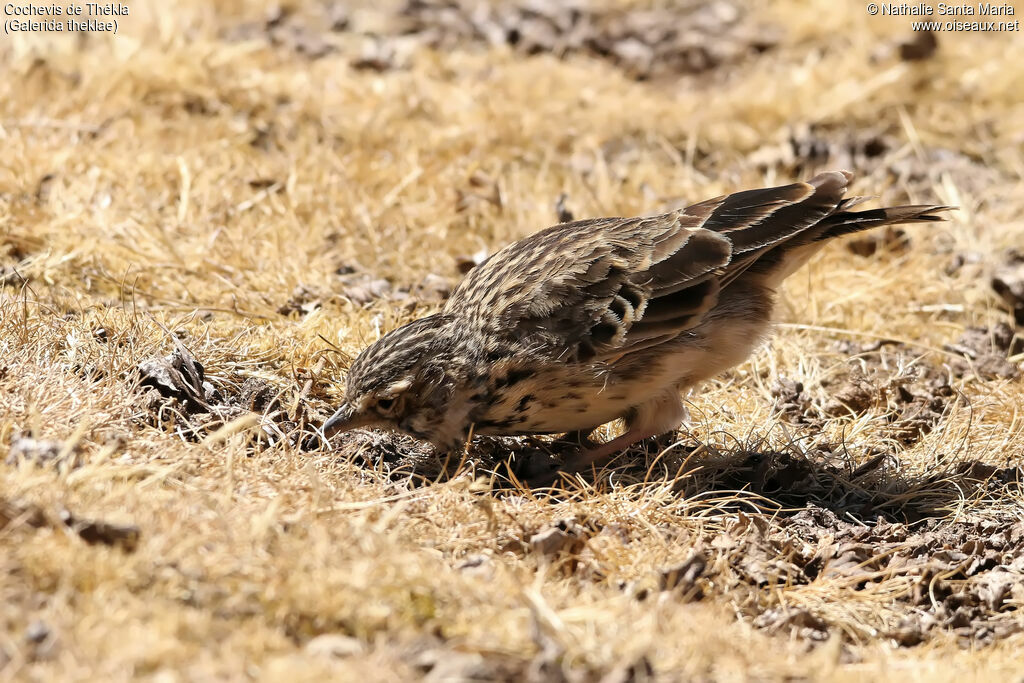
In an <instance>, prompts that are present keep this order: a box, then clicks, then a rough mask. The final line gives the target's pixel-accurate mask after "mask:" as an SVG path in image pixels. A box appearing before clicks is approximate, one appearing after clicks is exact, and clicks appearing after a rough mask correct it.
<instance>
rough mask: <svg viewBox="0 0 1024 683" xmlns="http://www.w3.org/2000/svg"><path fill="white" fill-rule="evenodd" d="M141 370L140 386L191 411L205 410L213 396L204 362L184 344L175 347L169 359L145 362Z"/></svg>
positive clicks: (139, 368) (139, 366)
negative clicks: (155, 391) (151, 389)
mask: <svg viewBox="0 0 1024 683" xmlns="http://www.w3.org/2000/svg"><path fill="white" fill-rule="evenodd" d="M138 371H139V375H141V377H142V381H141V382H140V383H139V386H142V387H152V388H153V389H156V390H157V391H158V392H159V393H160V395H161V396H163V397H164V398H167V399H174V400H176V401H178V402H179V403H181V404H182V405H184V406H187V407H188V409H189V410H192V411H197V410H200V409H202V408H203V407H204V406H205V405H206V401H207V399H208V394H209V395H212V393H213V385H212V384H210V383H209V382H207V381H206V372H205V370H204V368H203V365H202V363H200V362H199V361H197V360H196V359H195V357H193V355H192V354H191V352H189V350H188V349H186V348H185V347H184V346H183V345H181V344H176V345H175V349H174V351H173V352H172V353H171V354H170V355H168V356H164V357H163V358H151V359H149V360H144V361H142V362H141V363H139V365H138Z"/></svg>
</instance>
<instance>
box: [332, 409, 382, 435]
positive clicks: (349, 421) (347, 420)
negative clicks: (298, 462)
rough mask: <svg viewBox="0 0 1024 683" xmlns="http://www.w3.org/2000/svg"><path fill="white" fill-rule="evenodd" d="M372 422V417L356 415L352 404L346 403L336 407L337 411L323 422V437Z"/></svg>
mask: <svg viewBox="0 0 1024 683" xmlns="http://www.w3.org/2000/svg"><path fill="white" fill-rule="evenodd" d="M373 422H374V419H373V418H372V417H370V416H368V415H356V413H355V410H354V409H353V408H352V406H350V405H348V404H347V403H346V404H345V405H343V406H342V407H341V408H338V411H337V412H336V413H334V415H331V417H330V419H328V420H327V422H324V426H323V432H324V436H325V437H327V438H330V437H331V436H333V435H335V434H338V433H340V432H347V431H349V430H350V429H357V428H359V427H365V426H366V425H369V424H373Z"/></svg>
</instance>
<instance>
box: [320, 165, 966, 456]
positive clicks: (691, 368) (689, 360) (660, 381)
mask: <svg viewBox="0 0 1024 683" xmlns="http://www.w3.org/2000/svg"><path fill="white" fill-rule="evenodd" d="M852 180H853V174H852V173H850V172H848V171H831V172H826V173H820V174H818V175H815V176H814V177H812V178H810V179H809V180H807V181H806V182H795V183H792V184H789V185H782V186H779V187H769V188H761V189H752V190H745V191H741V192H736V193H733V194H728V195H723V196H719V197H715V198H713V199H708V200H706V201H702V202H700V203H697V204H693V205H691V206H687V207H686V208H684V209H679V210H675V211H669V212H668V213H663V214H660V215H654V216H641V217H635V218H618V217H615V218H594V219H586V220H578V221H574V222H569V223H561V224H559V225H555V226H553V227H549V228H547V229H544V230H541V231H539V232H536V233H534V234H532V235H529V236H527V237H525V238H523V239H521V240H519V241H517V242H514V243H512V244H510V245H508V246H506V247H504V248H503V249H501V250H499V251H497V252H496V253H494V254H493V255H491V256H490V257H489V258H488V259H486V260H485V261H484V262H483V263H481V264H479V265H478V266H476V267H475V268H474V269H472V270H471V271H469V273H468V274H467V275H466V276H465V277H464V278H463V280H462V281H461V282H460V283H459V284H458V286H457V287H456V288H455V290H454V291H453V292H452V294H451V296H450V297H449V298H448V300H447V301H446V302H445V304H444V306H443V307H442V308H441V310H440V311H438V312H437V313H435V314H433V315H428V316H426V317H424V318H421V319H419V320H415V321H413V322H410V323H408V324H406V325H403V326H401V327H398V328H396V329H394V330H392V331H390V332H388V333H387V334H385V335H383V336H382V337H380V338H379V339H378V340H377V341H375V342H373V343H372V344H370V345H369V346H368V347H367V348H366V349H365V350H363V351H362V352H361V353H360V354H359V355H358V356H357V357H356V359H355V360H354V361H353V362H352V364H351V366H350V367H349V370H348V374H347V377H346V382H345V395H344V402H343V404H342V405H341V407H339V408H338V409H337V410H336V412H334V413H333V415H332V416H331V417H330V418H329V419H328V420H326V422H325V423H324V424H323V427H322V433H323V435H324V436H325V437H326V438H328V439H329V438H330V437H331V436H333V435H335V434H338V433H341V432H345V431H348V430H351V429H356V428H367V427H379V428H386V429H391V430H397V431H400V432H404V433H406V434H409V435H411V436H413V437H416V438H418V439H421V440H424V441H428V442H430V443H431V444H433V445H434V447H435V448H437V449H439V450H440V451H444V452H453V451H462V450H463V449H465V448H466V446H467V444H468V442H469V440H470V439H471V435H492V436H526V435H542V434H560V433H569V434H577V435H581V436H582V437H583V442H584V444H585V446H581V449H580V450H579V451H578V452H577V453H576V454H575V455H572V456H571V457H568V458H567V459H566V460H565V462H564V463H562V464H561V465H560V466H559V467H558V470H560V471H562V472H565V473H573V472H579V471H582V470H584V469H585V468H588V467H592V466H598V465H602V464H604V463H606V462H607V461H608V460H609V459H610V458H611V457H612V456H614V455H615V454H617V453H620V452H622V451H624V450H625V449H627V448H628V447H630V446H631V445H633V444H636V443H637V442H640V441H643V440H645V439H648V438H651V437H658V436H661V435H664V434H668V433H671V432H673V431H674V430H676V429H678V428H679V427H681V426H683V425H684V424H685V423H686V422H687V420H688V412H687V408H686V400H687V399H686V396H687V395H688V393H689V392H690V391H691V390H693V389H695V388H696V387H698V386H699V385H700V384H701V383H703V382H705V381H707V380H709V379H712V378H714V377H715V376H717V375H720V374H721V373H723V372H725V371H726V370H728V369H729V368H731V367H733V366H736V365H738V364H740V363H742V362H743V361H744V360H745V359H746V358H747V357H748V356H749V355H750V354H751V353H752V352H753V351H754V350H755V349H756V348H757V347H758V346H759V345H760V344H761V343H762V342H763V341H764V340H765V339H766V338H767V336H768V333H769V331H770V327H771V320H772V309H773V307H774V305H775V303H776V298H777V292H778V289H779V285H780V284H781V283H782V282H783V280H785V279H786V278H787V277H789V276H790V275H792V274H793V272H794V271H796V270H797V269H798V268H800V267H801V266H802V265H803V264H805V263H806V262H807V260H808V259H809V258H810V257H811V256H812V255H814V254H815V253H817V252H818V251H819V250H820V249H821V248H822V247H823V246H825V244H826V243H827V242H828V241H830V240H832V239H833V238H837V237H840V236H843V235H849V234H851V233H855V232H859V231H862V230H868V229H871V228H875V227H879V226H883V225H891V224H899V223H930V222H935V221H940V220H945V218H944V217H943V216H942V215H940V214H941V213H942V212H945V211H948V210H951V209H954V208H955V207H951V206H939V205H910V206H894V207H888V208H880V209H869V210H859V211H851V210H850V209H851V208H852V207H854V206H855V205H858V204H860V203H862V202H864V201H867V199H870V198H867V197H859V196H850V197H847V196H846V192H847V188H848V186H849V184H850V182H851V181H852ZM620 418H621V419H622V420H623V422H624V425H625V431H624V432H623V433H622V434H621V435H620V436H617V437H614V438H611V439H610V440H608V441H607V442H605V443H602V444H594V443H592V442H590V441H589V440H588V439H587V438H586V437H587V435H589V434H591V433H592V432H593V431H594V430H596V429H597V428H598V427H600V426H602V425H604V424H607V423H610V422H613V421H615V420H618V419H620Z"/></svg>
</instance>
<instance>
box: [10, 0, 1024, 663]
mask: <svg viewBox="0 0 1024 683" xmlns="http://www.w3.org/2000/svg"><path fill="white" fill-rule="evenodd" d="M752 4H756V5H757V9H751V8H747V7H745V6H743V5H741V4H738V3H730V2H724V3H714V4H712V5H710V6H708V7H700V6H698V4H697V3H688V2H683V1H682V0H680V2H676V3H654V2H643V3H641V2H630V3H619V4H617V5H616V4H615V3H613V2H612V0H607V2H606V3H604V4H602V3H599V2H592V3H589V4H586V5H584V7H585V8H586V11H584V12H581V13H572V12H569V11H568V10H563V9H560V7H561V5H558V6H555V7H552V6H547V7H548V8H547V9H545V10H543V11H541V12H540V13H537V12H533V13H531V12H529V11H526V10H525V9H522V8H524V7H529V6H530V5H529V4H528V3H525V2H522V3H518V4H516V5H508V4H506V5H503V6H502V7H504V8H505V9H500V8H499V9H496V10H493V11H491V12H489V13H488V12H480V11H476V12H475V13H474V12H473V11H468V12H462V13H460V10H459V9H458V8H459V7H472V6H473V5H472V3H470V2H468V1H467V2H461V3H455V2H449V3H438V2H409V3H405V2H402V1H400V0H388V1H383V2H376V3H352V4H349V5H346V4H345V3H340V4H335V5H331V6H311V7H294V8H289V7H278V6H270V5H269V4H268V5H261V4H260V3H242V2H217V3H210V2H198V1H196V0H188V1H184V2H176V3H158V2H132V3H130V5H131V13H132V14H131V16H130V17H127V18H122V19H121V29H120V31H119V33H118V35H117V36H116V37H103V36H100V35H82V36H70V35H65V36H59V35H58V36H38V35H37V36H18V37H9V36H4V37H3V39H2V40H0V67H2V71H3V73H4V78H3V79H2V80H0V148H2V155H0V158H2V162H0V604H2V605H3V609H2V610H0V679H15V680H44V679H55V680H67V681H71V680H117V679H125V678H130V677H136V676H153V677H154V678H156V677H159V680H161V681H173V680H207V679H211V678H232V679H237V678H246V677H248V678H262V679H269V680H321V679H323V678H325V677H333V678H337V679H346V678H347V679H355V677H356V676H360V677H362V678H363V679H367V678H368V679H371V680H398V679H408V678H412V677H416V676H424V675H425V676H427V677H430V678H432V679H433V680H462V679H466V678H473V677H477V678H499V679H504V678H508V679H517V678H522V677H533V678H534V679H538V680H559V679H563V678H564V679H568V680H579V681H586V680H598V679H602V677H604V676H607V677H606V678H603V679H602V680H608V681H625V680H645V679H648V678H655V679H661V680H673V679H699V680H736V679H747V678H757V679H762V680H764V679H777V678H789V679H792V678H797V679H826V678H827V679H830V680H854V679H858V680H859V679H863V678H880V677H881V676H883V675H884V676H890V675H892V676H899V677H900V678H902V679H906V680H929V681H941V680H954V679H956V680H976V679H981V678H982V677H983V676H987V675H991V676H992V677H994V678H995V679H996V680H998V679H1000V678H1003V679H1005V678H1006V677H1008V676H1009V675H1010V674H1011V673H1016V674H1017V675H1019V671H1020V670H1021V666H1022V664H1024V663H1022V656H1021V651H1022V646H1024V633H1021V630H1022V626H1024V619H1022V618H1021V616H1020V615H1021V614H1022V607H1024V588H1022V585H1024V583H1022V579H1024V521H1022V520H1024V515H1022V505H1024V493H1022V490H1021V480H1022V470H1021V454H1022V449H1024V434H1022V417H1021V415H1020V406H1021V405H1022V404H1024V383H1022V380H1021V379H1020V362H1021V358H1022V357H1021V348H1020V344H1019V339H1020V337H1019V336H1015V335H1014V330H1015V329H1016V331H1017V333H1018V335H1019V333H1020V329H1021V328H1019V327H1017V328H1014V327H1013V326H1014V325H1015V324H1018V325H1019V324H1021V323H1024V303H1021V301H1022V299H1021V297H1024V277H1022V273H1021V271H1022V270H1024V266H1022V265H1021V261H1022V260H1024V257H1021V256H1017V257H1015V256H1014V255H1013V254H1010V253H1008V250H1009V249H1010V248H1011V247H1013V246H1015V245H1019V244H1021V242H1022V239H1024V223H1022V221H1021V215H1022V214H1024V191H1022V190H1024V185H1022V183H1024V153H1022V149H1024V137H1022V134H1021V131H1022V130H1024V100H1022V99H1021V95H1020V94H1021V93H1022V92H1024V66H1022V64H1024V49H1022V47H1024V45H1022V39H1021V37H1020V34H1011V33H1002V34H983V35H970V34H943V35H940V36H938V38H939V41H938V45H937V49H934V50H933V49H932V48H933V47H934V46H932V45H929V43H928V41H926V40H925V41H920V40H919V41H918V42H916V43H912V44H910V45H902V47H901V44H902V43H904V42H905V41H907V40H908V39H910V38H912V37H913V36H912V34H910V32H909V20H904V19H894V18H880V17H876V18H872V17H869V16H867V14H866V13H865V12H864V7H863V5H862V4H860V3H856V2H851V3H834V2H824V1H822V2H811V3H805V2H802V1H800V0H778V1H777V2H772V3H766V4H765V6H764V7H762V6H761V3H752ZM442 5H443V6H444V7H447V9H443V8H441V9H439V7H442ZM532 6H533V7H535V8H543V7H545V5H542V4H538V3H533V5H532ZM510 7H511V9H509V8H510ZM516 8H519V9H516ZM1020 11H1024V7H1019V8H1018V12H1020ZM668 29H679V30H677V31H668ZM837 167H839V168H851V169H852V170H855V171H857V173H858V181H857V183H856V185H855V187H854V190H855V191H856V192H859V193H861V194H877V195H879V196H880V200H881V201H883V202H885V203H894V202H895V203H899V202H907V201H912V202H933V201H934V202H938V203H944V204H955V205H958V206H959V207H961V208H960V211H959V212H957V213H955V214H954V215H953V217H952V220H951V222H949V223H944V224H938V225H925V226H912V227H909V228H907V229H906V230H905V231H902V232H889V233H886V234H883V235H880V236H878V237H870V238H861V239H856V240H853V241H850V240H847V241H846V242H845V243H840V244H836V245H834V246H833V247H831V248H830V249H829V250H827V252H826V253H824V254H823V255H822V256H821V257H820V258H818V259H817V260H815V261H814V262H813V263H812V264H811V265H810V266H809V267H808V268H806V269H805V270H804V271H802V272H801V273H800V274H798V275H797V276H795V277H794V278H793V279H792V281H791V282H790V283H789V284H788V286H787V288H786V291H785V292H784V299H783V303H782V304H781V306H780V310H779V315H780V319H781V324H780V326H779V329H778V331H777V334H776V336H775V338H774V340H773V341H772V343H771V344H770V345H768V346H766V347H765V348H763V349H761V350H760V351H759V352H758V353H757V354H756V355H755V356H754V357H753V358H752V359H751V360H750V361H749V362H747V363H745V364H744V365H743V366H741V367H739V368H737V369H735V370H734V371H733V372H731V373H730V374H729V375H728V376H726V377H723V378H721V379H720V380H719V381H717V382H715V383H713V384H712V385H710V386H708V387H707V388H706V390H705V391H703V392H701V393H699V394H697V395H695V396H693V397H692V402H693V405H692V408H691V411H692V413H693V416H694V422H693V425H692V430H691V431H690V432H688V433H681V434H680V435H679V438H678V440H677V441H676V442H675V443H661V444H658V445H657V446H651V447H650V449H649V451H650V452H649V453H647V454H645V453H643V452H641V451H640V450H637V451H635V452H631V453H628V454H625V455H624V456H623V458H622V459H621V460H620V461H619V462H617V463H616V464H615V466H614V467H613V468H611V469H609V470H608V471H606V472H604V473H601V474H600V475H599V476H596V477H585V478H583V479H582V480H580V481H577V482H575V483H573V484H567V485H566V487H565V489H563V490H556V491H532V490H528V489H526V490H524V489H521V488H517V487H516V486H515V485H514V484H513V483H510V481H509V476H508V475H509V468H511V470H512V471H515V470H516V468H517V467H518V463H521V462H522V461H523V459H526V458H529V457H531V455H530V454H531V453H534V452H536V451H538V450H544V449H547V450H554V451H557V450H558V449H559V448H561V447H562V446H560V445H559V444H557V443H552V442H550V441H545V440H534V441H516V440H505V441H499V440H491V441H481V442H478V444H477V445H476V446H475V447H474V448H473V449H471V451H470V452H469V454H468V457H467V459H466V461H465V462H464V463H461V464H460V463H453V462H449V463H447V467H445V463H439V462H437V461H436V459H434V458H432V457H431V456H430V455H429V454H426V453H424V451H423V449H422V446H420V445H418V444H415V443H413V442H410V441H408V440H403V439H400V438H393V437H388V436H385V435H380V434H370V433H362V434H359V433H357V434H355V435H352V436H351V438H349V439H347V440H341V441H340V442H339V443H337V444H334V445H332V446H325V445H323V444H322V443H320V442H319V441H318V439H317V438H316V436H315V428H316V426H317V425H319V424H320V423H321V421H322V420H323V419H324V418H325V417H326V416H327V415H328V414H329V413H330V411H331V406H332V405H335V404H336V402H337V401H338V399H339V397H340V392H341V388H342V382H341V380H342V379H343V377H344V374H345V368H346V367H347V365H348V363H349V361H350V359H351V358H352V357H353V355H354V354H356V353H357V352H358V351H359V350H360V349H361V348H362V347H363V346H364V345H365V344H366V343H367V342H368V341H369V340H372V339H374V338H375V337H376V336H377V335H379V334H381V333H382V332H384V331H386V330H388V329H391V328H393V327H394V326H396V325H398V324H400V323H403V322H406V321H408V320H410V319H413V318H415V317H419V316H421V315H424V314H426V313H428V312H430V311H431V310H433V309H434V308H436V307H437V306H438V305H439V302H440V301H441V300H442V299H443V297H444V296H445V294H446V292H447V291H448V290H449V289H450V287H451V286H452V285H453V283H454V282H456V281H457V279H458V277H459V264H460V263H461V264H463V265H465V264H467V263H468V264H469V265H471V264H472V260H471V259H472V258H473V255H474V254H478V253H479V252H480V251H481V250H493V249H495V248H497V247H499V246H501V245H503V244H505V243H506V242H508V241H509V240H512V239H515V238H518V237H521V236H523V235H526V234H528V233H530V232H531V231H533V230H536V229H538V228H541V227H544V226H546V225H549V224H551V223H553V222H555V221H556V220H557V214H556V211H555V202H556V199H557V198H558V197H559V195H560V194H562V193H565V195H566V199H565V201H564V202H563V209H564V210H567V211H570V212H572V213H573V214H575V215H576V217H578V218H579V217H587V216H598V215H629V214H637V213H644V212H653V211H657V210H662V209H664V208H666V207H671V206H676V205H679V204H681V203H683V202H685V201H687V200H694V201H695V200H699V199H703V198H705V197H708V196H713V195H716V194H720V193H723V192H726V191H732V190H736V189H741V188H743V187H747V186H753V185H759V184H765V183H776V182H778V183H781V182H789V181H791V180H792V179H794V178H796V177H802V176H806V175H808V174H810V173H812V172H814V171H816V170H821V169H826V168H837ZM1015 302H1016V305H1017V310H1016V316H1017V317H1016V321H1015V318H1014V312H1013V310H1012V307H1013V306H1014V304H1015ZM970 328H978V329H974V330H971V329H970ZM965 333H966V335H965ZM192 359H194V361H193V360H192ZM197 363H198V364H197ZM659 448H661V449H662V450H660V451H659ZM659 456H660V457H659ZM645 480H646V482H645ZM965 676H966V677H967V678H966V679H965Z"/></svg>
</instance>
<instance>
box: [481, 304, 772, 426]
mask: <svg viewBox="0 0 1024 683" xmlns="http://www.w3.org/2000/svg"><path fill="white" fill-rule="evenodd" d="M766 327H767V325H761V326H758V325H753V326H752V325H751V323H750V322H749V321H743V322H738V321H736V320H735V319H733V320H729V319H726V320H718V321H714V322H713V323H709V324H708V325H706V326H702V328H704V329H701V330H700V332H701V334H698V335H693V336H689V337H680V338H677V339H675V340H673V341H671V342H667V343H665V344H663V345H660V346H658V347H656V348H650V349H646V350H643V351H639V352H637V353H635V354H629V355H628V356H626V357H623V358H622V359H619V360H618V362H616V363H612V364H609V365H607V366H578V365H554V364H553V365H551V366H549V367H547V368H546V370H545V371H544V372H541V373H537V375H535V376H533V377H531V378H530V379H529V380H526V381H523V382H520V383H518V384H516V385H514V386H511V387H507V388H506V389H505V391H504V392H503V393H502V395H501V398H500V400H498V401H497V402H496V403H494V404H493V405H492V406H491V407H490V409H489V410H488V411H487V412H486V413H485V415H483V416H482V418H481V419H479V420H478V422H477V426H476V433H478V434H491V435H522V434H549V433H561V432H570V431H586V430H590V429H593V428H596V427H598V426H600V425H603V424H605V423H607V422H611V421H613V420H616V419H618V418H620V417H623V416H625V415H627V414H628V413H629V412H630V411H631V410H632V409H633V408H637V407H639V406H643V405H644V404H645V403H647V402H649V401H652V400H660V399H663V397H664V394H665V392H666V391H674V392H676V393H677V394H679V395H682V393H684V392H686V391H688V390H689V389H690V388H692V387H693V386H695V385H696V384H699V383H700V382H703V381H705V380H707V379H710V378H712V377H715V376H716V375H719V374H721V373H722V372H724V371H725V370H728V369H729V368H731V367H733V366H735V365H737V364H739V363H741V362H743V361H744V360H745V359H746V358H747V356H749V355H750V353H751V352H752V351H753V350H754V349H755V348H756V347H757V345H758V344H760V342H761V340H762V338H763V333H764V331H765V329H766ZM709 339H710V340H714V341H715V343H713V344H712V343H710V342H708V340H709Z"/></svg>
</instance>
